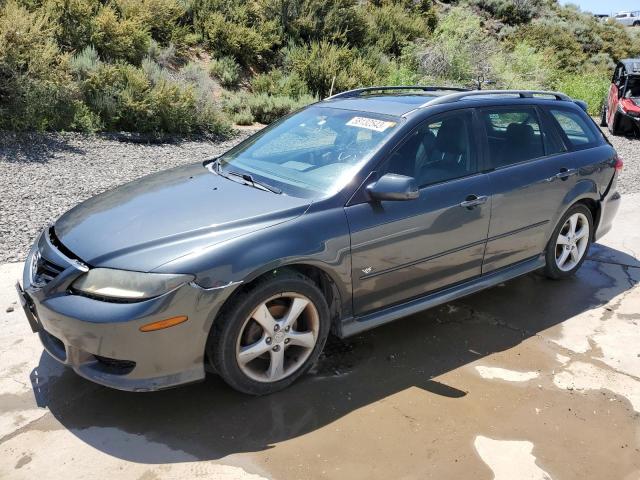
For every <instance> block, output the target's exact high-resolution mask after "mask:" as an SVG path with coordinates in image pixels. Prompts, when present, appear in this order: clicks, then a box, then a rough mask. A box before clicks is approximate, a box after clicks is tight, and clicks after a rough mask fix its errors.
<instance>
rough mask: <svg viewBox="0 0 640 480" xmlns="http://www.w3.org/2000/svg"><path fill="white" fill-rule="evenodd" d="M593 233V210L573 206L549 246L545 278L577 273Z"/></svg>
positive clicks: (559, 223)
mask: <svg viewBox="0 0 640 480" xmlns="http://www.w3.org/2000/svg"><path fill="white" fill-rule="evenodd" d="M592 232H593V218H592V216H591V211H590V210H589V209H588V208H587V207H586V206H584V205H580V204H578V205H574V206H573V207H571V208H570V209H569V211H568V212H567V213H565V214H564V216H563V217H562V219H561V220H560V222H558V225H557V226H556V228H555V230H554V231H553V235H552V236H551V240H550V241H549V244H548V245H547V251H546V267H545V273H546V275H547V276H548V277H549V278H553V279H560V278H566V277H569V276H571V275H573V274H574V273H576V272H577V271H578V269H579V268H580V266H581V265H582V263H583V262H584V260H585V258H586V257H587V252H588V251H589V247H590V246H591V239H592V237H593V233H592Z"/></svg>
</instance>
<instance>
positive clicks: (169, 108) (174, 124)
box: [83, 64, 228, 133]
mask: <svg viewBox="0 0 640 480" xmlns="http://www.w3.org/2000/svg"><path fill="white" fill-rule="evenodd" d="M195 85H197V83H190V82H187V81H185V82H184V83H178V82H175V81H168V80H162V79H161V80H160V81H159V82H158V83H157V84H155V85H154V84H153V83H152V82H151V81H150V80H149V78H148V76H147V74H146V73H145V71H144V70H143V69H140V68H136V67H134V66H131V65H126V64H116V65H106V64H105V65H102V66H100V68H98V69H97V70H96V71H95V72H94V73H93V74H91V75H90V76H89V78H88V79H87V80H86V81H85V82H84V85H83V87H84V88H83V90H84V98H85V102H86V103H87V105H88V106H89V108H90V109H91V111H92V112H94V113H95V114H96V115H97V116H99V118H100V119H101V121H102V122H103V125H104V128H106V129H108V130H125V131H136V132H150V133H192V132H205V133H224V132H226V131H227V130H228V125H227V124H226V122H225V121H224V120H223V118H222V116H221V114H220V112H219V111H218V109H217V108H216V107H215V106H214V105H213V103H212V102H211V101H206V100H204V98H206V97H204V96H203V97H201V96H200V92H198V90H197V88H196V86H195Z"/></svg>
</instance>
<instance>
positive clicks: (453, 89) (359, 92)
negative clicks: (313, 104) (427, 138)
mask: <svg viewBox="0 0 640 480" xmlns="http://www.w3.org/2000/svg"><path fill="white" fill-rule="evenodd" d="M393 90H421V91H423V92H439V91H451V92H469V91H470V89H468V88H462V87H438V86H431V85H398V86H380V87H363V88H356V89H354V90H347V91H346V92H340V93H336V94H335V95H332V96H330V97H327V98H325V100H335V99H336V98H352V97H359V96H360V95H362V94H363V93H369V92H385V91H393Z"/></svg>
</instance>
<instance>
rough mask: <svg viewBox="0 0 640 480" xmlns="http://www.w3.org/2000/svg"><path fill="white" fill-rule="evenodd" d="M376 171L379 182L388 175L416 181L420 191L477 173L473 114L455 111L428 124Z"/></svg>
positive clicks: (408, 139)
mask: <svg viewBox="0 0 640 480" xmlns="http://www.w3.org/2000/svg"><path fill="white" fill-rule="evenodd" d="M377 171H378V178H379V177H381V176H382V175H384V174H386V173H396V174H400V175H405V176H408V177H414V178H415V179H416V181H417V183H418V185H420V187H424V186H427V185H431V184H434V183H440V182H445V181H448V180H454V179H456V178H461V177H466V176H468V175H473V174H474V173H477V172H478V164H477V154H476V148H475V143H474V142H473V115H472V113H471V111H470V110H460V111H455V112H451V113H448V114H445V115H439V116H437V117H434V118H433V119H430V120H427V121H426V122H424V123H423V124H421V125H420V126H418V127H417V128H416V129H415V130H414V131H413V132H411V133H410V134H409V136H408V137H407V138H406V139H405V140H404V141H403V143H402V144H401V145H400V146H399V147H398V148H396V149H395V151H394V152H393V153H392V154H391V155H390V156H389V158H387V160H385V161H384V162H383V164H382V165H381V166H380V168H378V169H377Z"/></svg>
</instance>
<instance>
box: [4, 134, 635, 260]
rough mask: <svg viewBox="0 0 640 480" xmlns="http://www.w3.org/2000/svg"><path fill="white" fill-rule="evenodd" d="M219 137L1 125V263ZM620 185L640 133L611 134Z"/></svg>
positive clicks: (194, 157)
mask: <svg viewBox="0 0 640 480" xmlns="http://www.w3.org/2000/svg"><path fill="white" fill-rule="evenodd" d="M253 131H255V130H247V129H243V130H241V131H240V132H239V134H238V136H237V137H235V138H233V139H231V140H227V141H223V142H213V141H210V140H202V141H192V140H189V141H180V142H174V143H164V144H140V143H131V142H122V141H119V140H118V139H117V138H115V137H113V136H102V135H101V136H88V135H80V134H11V133H0V179H2V182H1V183H0V199H1V200H0V202H1V205H2V208H1V209H0V263H5V262H15V261H20V260H23V259H24V257H25V255H26V253H27V251H28V249H29V246H30V245H31V244H32V242H33V240H34V238H35V236H36V235H37V233H38V232H39V230H40V229H41V228H42V226H43V225H45V224H46V223H47V222H50V221H53V220H55V219H56V218H57V217H58V216H60V215H61V214H62V213H64V212H65V211H66V210H68V209H69V208H71V207H72V206H74V205H76V204H77V203H79V202H81V201H83V200H85V199H87V198H89V197H91V196H93V195H95V194H97V193H100V192H102V191H104V190H107V189H109V188H112V187H115V186H117V185H120V184H123V183H125V182H128V181H130V180H133V179H135V178H138V177H141V176H143V175H147V174H149V173H153V172H157V171H159V170H163V169H167V168H170V167H174V166H177V165H182V164H186V163H192V162H194V161H199V160H203V159H204V158H207V157H209V156H212V155H216V154H218V153H221V152H223V151H225V150H227V149H229V148H230V147H231V146H233V145H235V144H236V143H237V142H239V141H240V140H242V139H243V138H245V137H246V136H248V135H249V134H250V133H251V132H253ZM609 138H610V139H611V142H612V143H613V145H614V147H615V148H616V149H617V151H618V153H620V155H621V157H622V158H623V159H624V161H625V168H624V171H623V174H622V176H621V178H620V183H619V186H620V191H621V192H622V193H632V192H640V140H635V139H627V138H624V137H613V136H611V135H609Z"/></svg>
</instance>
